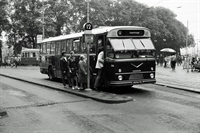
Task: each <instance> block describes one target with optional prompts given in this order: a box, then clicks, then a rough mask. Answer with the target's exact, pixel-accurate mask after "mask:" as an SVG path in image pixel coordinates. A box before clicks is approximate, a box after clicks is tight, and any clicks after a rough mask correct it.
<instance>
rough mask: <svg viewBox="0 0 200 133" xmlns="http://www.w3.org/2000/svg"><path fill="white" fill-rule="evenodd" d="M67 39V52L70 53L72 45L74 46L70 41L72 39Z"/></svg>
mask: <svg viewBox="0 0 200 133" xmlns="http://www.w3.org/2000/svg"><path fill="white" fill-rule="evenodd" d="M66 41H67V48H66V49H67V50H66V52H67V53H69V52H70V51H71V47H72V46H71V43H70V42H71V40H66Z"/></svg>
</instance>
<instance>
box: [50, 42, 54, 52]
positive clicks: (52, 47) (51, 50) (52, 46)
mask: <svg viewBox="0 0 200 133" xmlns="http://www.w3.org/2000/svg"><path fill="white" fill-rule="evenodd" d="M50 54H55V42H51V49H50Z"/></svg>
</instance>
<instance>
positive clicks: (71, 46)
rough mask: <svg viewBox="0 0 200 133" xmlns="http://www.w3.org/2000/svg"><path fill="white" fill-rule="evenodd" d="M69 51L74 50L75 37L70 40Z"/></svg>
mask: <svg viewBox="0 0 200 133" xmlns="http://www.w3.org/2000/svg"><path fill="white" fill-rule="evenodd" d="M68 50H69V51H68V52H70V51H72V50H73V39H70V40H68Z"/></svg>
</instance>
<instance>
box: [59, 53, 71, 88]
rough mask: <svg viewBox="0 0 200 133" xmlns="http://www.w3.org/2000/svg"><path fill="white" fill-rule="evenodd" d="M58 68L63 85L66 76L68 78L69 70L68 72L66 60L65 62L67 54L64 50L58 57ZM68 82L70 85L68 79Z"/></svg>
mask: <svg viewBox="0 0 200 133" xmlns="http://www.w3.org/2000/svg"><path fill="white" fill-rule="evenodd" d="M60 69H61V76H62V82H63V85H64V87H65V86H66V80H65V79H66V77H67V79H69V78H68V77H69V72H68V62H67V55H66V52H62V57H61V58H60ZM68 84H69V86H70V87H71V82H70V81H69V80H68Z"/></svg>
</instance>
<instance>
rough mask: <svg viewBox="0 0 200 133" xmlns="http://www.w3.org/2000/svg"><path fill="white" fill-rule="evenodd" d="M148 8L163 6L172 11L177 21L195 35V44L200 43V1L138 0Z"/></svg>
mask: <svg viewBox="0 0 200 133" xmlns="http://www.w3.org/2000/svg"><path fill="white" fill-rule="evenodd" d="M136 1H138V2H140V3H143V4H146V5H148V6H154V7H156V6H163V7H166V8H169V9H170V10H172V11H173V12H174V13H175V14H176V15H177V19H178V20H179V21H181V22H182V23H183V24H184V25H185V26H186V27H187V21H188V28H189V33H190V34H193V35H194V39H195V42H196V41H197V39H198V41H200V0H136Z"/></svg>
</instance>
